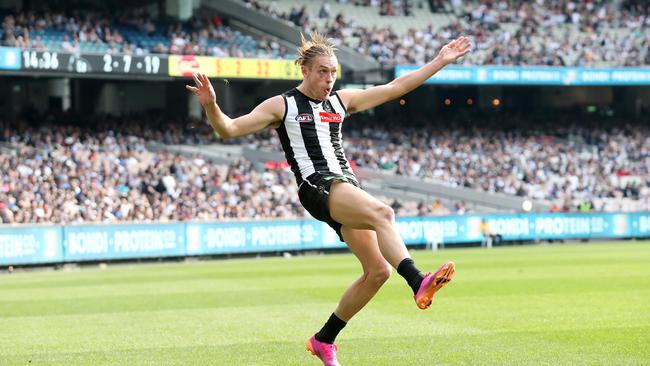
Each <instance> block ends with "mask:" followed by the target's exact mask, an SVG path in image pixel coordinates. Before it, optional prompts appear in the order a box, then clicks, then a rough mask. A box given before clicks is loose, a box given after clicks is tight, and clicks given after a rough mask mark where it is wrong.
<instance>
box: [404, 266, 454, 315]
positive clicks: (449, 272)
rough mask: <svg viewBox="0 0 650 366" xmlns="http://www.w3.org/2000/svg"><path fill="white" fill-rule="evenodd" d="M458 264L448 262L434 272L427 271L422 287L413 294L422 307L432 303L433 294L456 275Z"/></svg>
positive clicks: (424, 307)
mask: <svg viewBox="0 0 650 366" xmlns="http://www.w3.org/2000/svg"><path fill="white" fill-rule="evenodd" d="M455 273H456V264H454V262H451V261H449V262H447V263H445V264H443V265H442V266H441V267H440V268H439V269H438V270H437V271H436V273H434V274H431V272H429V273H427V275H426V276H424V279H423V280H422V283H421V284H420V289H419V290H418V292H417V293H416V294H415V295H414V296H413V298H414V299H415V303H416V304H417V305H418V307H419V308H420V309H426V308H428V307H429V306H430V305H431V302H432V301H433V296H434V295H435V294H436V292H438V290H440V289H441V288H442V287H443V286H444V285H446V284H447V283H448V282H449V281H451V279H452V278H453V277H454V274H455Z"/></svg>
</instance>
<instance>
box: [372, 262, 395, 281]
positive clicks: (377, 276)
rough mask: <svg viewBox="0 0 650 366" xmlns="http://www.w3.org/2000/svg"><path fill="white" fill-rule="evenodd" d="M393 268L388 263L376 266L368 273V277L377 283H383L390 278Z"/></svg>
mask: <svg viewBox="0 0 650 366" xmlns="http://www.w3.org/2000/svg"><path fill="white" fill-rule="evenodd" d="M392 272H393V269H392V268H391V267H390V265H388V264H386V265H385V266H382V267H378V268H377V269H375V270H373V271H371V272H370V273H369V276H368V277H369V278H371V280H372V281H373V282H375V283H376V284H378V285H383V284H384V283H385V282H386V281H388V279H389V278H390V275H391V273H392Z"/></svg>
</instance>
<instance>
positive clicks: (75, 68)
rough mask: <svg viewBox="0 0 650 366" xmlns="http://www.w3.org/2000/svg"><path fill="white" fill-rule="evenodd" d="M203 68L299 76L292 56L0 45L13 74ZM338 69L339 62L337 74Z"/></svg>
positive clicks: (212, 73) (5, 70)
mask: <svg viewBox="0 0 650 366" xmlns="http://www.w3.org/2000/svg"><path fill="white" fill-rule="evenodd" d="M194 72H202V73H205V74H206V75H208V77H215V78H216V77H219V78H233V79H267V80H300V79H302V73H301V72H300V68H299V67H298V66H296V65H295V64H294V62H293V60H281V59H254V58H226V57H224V58H220V57H209V56H194V55H166V54H148V55H126V54H116V53H86V52H80V53H69V52H59V51H38V50H33V49H27V50H21V49H19V48H15V47H0V73H1V74H5V75H6V74H12V75H57V74H58V75H61V76H68V77H75V76H84V75H86V76H93V77H123V78H129V77H130V76H137V77H138V78H143V77H144V78H147V77H151V78H152V79H153V78H156V79H161V78H163V79H165V78H175V77H188V76H191V75H192V73H194ZM340 74H341V69H340V66H339V75H340Z"/></svg>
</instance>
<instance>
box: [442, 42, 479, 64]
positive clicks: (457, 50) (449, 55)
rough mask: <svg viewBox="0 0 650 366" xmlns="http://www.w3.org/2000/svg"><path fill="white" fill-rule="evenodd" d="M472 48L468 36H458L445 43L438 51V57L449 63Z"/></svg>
mask: <svg viewBox="0 0 650 366" xmlns="http://www.w3.org/2000/svg"><path fill="white" fill-rule="evenodd" d="M471 50H472V45H471V44H470V42H469V37H465V36H463V37H460V38H456V39H455V40H453V41H451V42H449V43H447V44H446V45H445V46H444V47H442V49H441V50H440V52H439V53H438V58H440V59H441V60H442V61H444V63H445V64H450V63H453V62H455V61H456V60H458V59H459V58H460V57H463V56H465V55H466V54H468V53H469V51H471Z"/></svg>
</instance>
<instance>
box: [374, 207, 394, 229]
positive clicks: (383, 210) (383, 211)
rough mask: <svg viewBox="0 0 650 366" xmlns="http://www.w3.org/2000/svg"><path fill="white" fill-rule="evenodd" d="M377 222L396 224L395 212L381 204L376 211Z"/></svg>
mask: <svg viewBox="0 0 650 366" xmlns="http://www.w3.org/2000/svg"><path fill="white" fill-rule="evenodd" d="M375 216H376V217H375V221H376V223H377V224H379V225H381V224H392V223H393V222H395V211H393V209H392V208H391V207H390V206H387V205H384V204H381V205H378V206H377V208H376V210H375Z"/></svg>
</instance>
